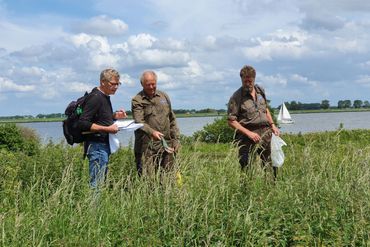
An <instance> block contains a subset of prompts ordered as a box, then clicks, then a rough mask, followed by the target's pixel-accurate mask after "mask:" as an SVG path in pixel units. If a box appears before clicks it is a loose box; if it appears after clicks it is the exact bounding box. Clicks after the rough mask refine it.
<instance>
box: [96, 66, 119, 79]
mask: <svg viewBox="0 0 370 247" xmlns="http://www.w3.org/2000/svg"><path fill="white" fill-rule="evenodd" d="M113 78H114V79H118V80H119V78H120V75H119V73H118V71H117V70H115V69H105V70H103V71H102V72H101V73H100V81H107V82H109V81H112V79H113Z"/></svg>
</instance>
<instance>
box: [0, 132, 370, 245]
mask: <svg viewBox="0 0 370 247" xmlns="http://www.w3.org/2000/svg"><path fill="white" fill-rule="evenodd" d="M369 137H370V131H368V130H353V131H344V130H341V131H337V132H326V133H321V134H305V135H284V136H283V139H284V140H285V141H286V142H287V144H288V146H287V147H285V155H286V161H285V163H284V166H283V168H282V169H280V170H279V175H278V181H277V182H276V183H274V182H272V179H271V177H270V173H269V172H268V173H265V172H264V171H263V170H262V169H261V167H260V165H259V164H260V161H259V160H258V159H257V160H255V162H254V163H253V165H252V169H251V170H250V171H248V172H246V173H245V172H241V171H240V169H239V165H238V162H237V155H236V152H237V150H236V149H235V148H234V147H233V146H232V145H230V144H204V143H198V142H194V143H190V144H186V145H185V144H184V146H183V148H182V150H181V152H180V154H179V155H178V159H177V161H178V164H177V165H178V169H179V170H180V172H181V174H182V179H183V185H182V186H179V185H178V184H177V183H176V181H175V178H174V177H175V176H174V174H169V175H168V176H165V177H164V178H163V183H162V184H159V183H158V182H156V181H153V180H148V179H139V178H138V177H137V175H136V171H135V167H134V157H133V153H132V151H131V150H130V149H129V148H126V149H121V150H120V151H118V153H115V154H114V155H113V156H112V157H111V162H110V173H109V177H108V180H107V183H106V187H104V188H103V189H102V190H101V192H100V194H99V195H98V196H97V195H96V194H95V193H93V192H92V191H91V190H90V189H89V187H88V168H87V161H83V160H82V159H81V153H82V150H81V148H80V147H76V148H70V147H67V146H65V145H63V144H57V145H54V144H49V145H47V146H46V147H44V148H42V149H41V150H40V153H39V154H37V155H36V156H33V157H30V156H26V155H24V154H21V153H11V152H7V151H0V162H1V166H0V177H1V180H0V189H1V191H0V204H1V207H0V246H366V245H370V238H369V237H370V169H369V164H370V138H369Z"/></svg>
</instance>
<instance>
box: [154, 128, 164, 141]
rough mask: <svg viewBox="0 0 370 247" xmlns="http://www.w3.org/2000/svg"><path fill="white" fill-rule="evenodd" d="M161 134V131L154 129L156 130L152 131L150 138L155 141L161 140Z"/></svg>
mask: <svg viewBox="0 0 370 247" xmlns="http://www.w3.org/2000/svg"><path fill="white" fill-rule="evenodd" d="M162 136H164V135H163V134H162V133H161V132H159V131H156V130H155V131H154V132H153V133H152V138H153V139H154V140H156V141H159V140H161V138H162Z"/></svg>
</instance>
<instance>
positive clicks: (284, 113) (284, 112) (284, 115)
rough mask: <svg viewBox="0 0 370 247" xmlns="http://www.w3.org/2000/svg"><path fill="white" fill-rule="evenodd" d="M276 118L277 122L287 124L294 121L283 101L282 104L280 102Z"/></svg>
mask: <svg viewBox="0 0 370 247" xmlns="http://www.w3.org/2000/svg"><path fill="white" fill-rule="evenodd" d="M277 120H278V122H279V123H282V124H288V123H293V122H294V121H293V119H292V117H291V116H290V114H289V111H288V109H287V108H286V106H285V104H284V102H283V104H281V107H280V110H279V115H278V117H277Z"/></svg>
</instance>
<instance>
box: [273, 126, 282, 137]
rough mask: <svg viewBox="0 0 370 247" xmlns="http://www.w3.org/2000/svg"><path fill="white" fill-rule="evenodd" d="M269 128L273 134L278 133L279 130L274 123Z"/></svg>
mask: <svg viewBox="0 0 370 247" xmlns="http://www.w3.org/2000/svg"><path fill="white" fill-rule="evenodd" d="M271 128H272V133H274V135H276V136H279V135H280V130H279V129H278V127H276V126H275V124H273V125H272V127H271Z"/></svg>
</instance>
